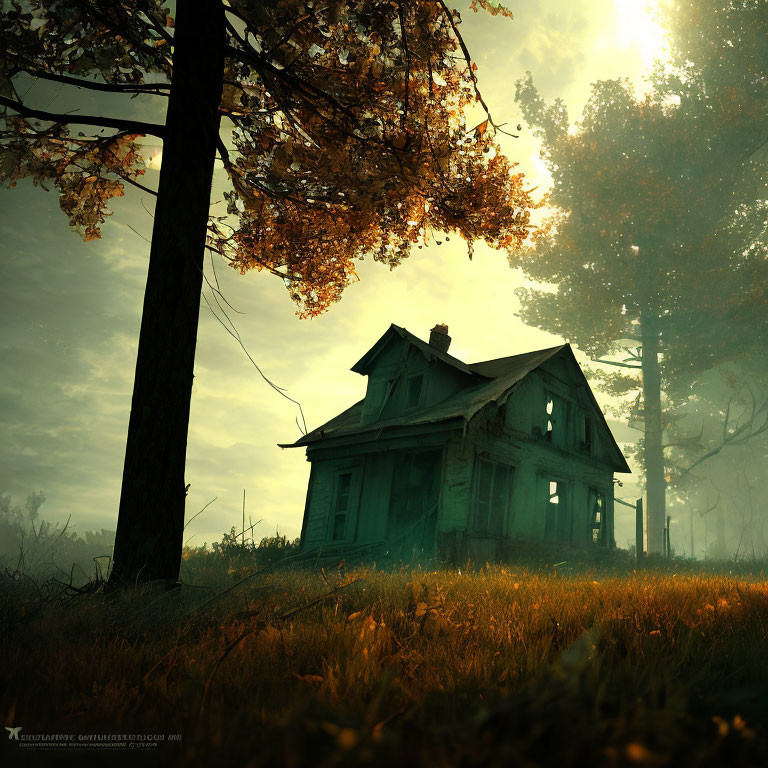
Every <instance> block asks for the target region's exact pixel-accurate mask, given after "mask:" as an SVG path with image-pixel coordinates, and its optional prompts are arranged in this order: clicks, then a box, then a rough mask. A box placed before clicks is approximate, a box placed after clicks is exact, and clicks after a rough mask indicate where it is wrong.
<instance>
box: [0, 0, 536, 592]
mask: <svg viewBox="0 0 768 768" xmlns="http://www.w3.org/2000/svg"><path fill="white" fill-rule="evenodd" d="M478 4H479V5H481V6H484V7H486V6H487V7H489V8H490V9H491V10H492V11H493V12H503V13H508V12H506V11H504V9H502V8H500V7H499V6H497V5H495V4H493V3H489V2H481V3H478ZM5 7H6V11H5V12H4V23H3V26H2V32H0V51H1V52H0V84H1V85H2V93H1V94H0V106H1V107H2V122H3V125H2V131H1V132H0V146H2V151H3V168H2V178H3V179H4V180H5V181H7V182H9V183H10V184H15V183H16V182H17V181H18V180H19V179H22V178H25V177H30V178H32V179H33V180H34V181H35V182H36V183H39V184H41V185H44V184H45V183H50V184H51V185H53V186H54V187H55V188H56V189H57V190H58V191H59V194H60V201H61V207H62V210H63V211H64V212H65V213H66V214H67V216H68V217H69V220H70V223H71V224H72V226H73V227H75V228H76V229H78V230H79V231H80V233H81V235H82V236H83V237H84V238H85V239H91V238H95V237H99V236H100V227H101V224H102V223H103V222H104V219H105V217H106V216H107V215H108V214H109V210H108V203H109V200H110V199H111V198H112V197H114V196H116V195H121V194H122V193H123V189H124V184H125V183H128V184H133V185H136V186H139V187H141V188H142V189H144V190H145V191H150V190H147V188H146V187H145V186H144V185H142V184H141V182H140V181H139V177H140V176H141V174H142V173H143V165H142V163H143V160H142V157H141V149H140V145H139V144H138V143H137V141H136V139H137V137H138V136H141V135H153V136H157V137H159V138H161V139H162V140H163V155H162V169H161V172H160V180H159V187H158V189H157V192H156V194H157V202H156V207H155V212H154V227H153V234H152V245H151V251H150V263H149V271H148V277H147V287H146V293H145V299H144V308H143V314H142V322H141V332H140V337H139V350H138V357H137V364H136V377H135V383H134V393H133V401H132V406H131V417H130V423H129V428H128V440H127V446H126V458H125V468H124V474H123V484H122V491H121V499H120V511H119V518H118V525H117V537H116V542H115V554H114V566H113V571H112V582H113V583H114V584H123V583H131V584H132V583H135V582H137V581H139V580H141V581H144V580H153V579H165V580H167V581H175V579H176V578H177V576H178V571H179V561H180V553H181V541H182V539H181V535H182V529H183V521H184V497H185V481H184V458H185V450H186V440H187V428H188V421H189V402H190V396H191V387H192V374H193V366H194V350H195V339H196V331H197V322H198V314H199V303H200V291H201V286H202V280H203V255H204V249H205V248H206V247H208V248H211V249H213V250H215V251H217V252H218V253H220V254H221V255H222V256H223V257H224V258H226V259H227V260H228V261H229V262H230V263H231V264H232V265H233V266H234V267H236V268H238V269H240V270H241V271H245V270H247V269H251V268H253V269H257V270H266V271H268V272H271V273H272V274H275V275H276V276H278V277H279V278H280V279H281V280H283V281H285V284H286V286H287V288H288V291H289V293H290V296H291V298H292V299H294V301H296V302H297V303H298V306H299V313H300V314H302V315H312V314H317V313H318V312H321V311H323V310H324V309H326V308H327V307H328V306H329V305H330V304H331V303H332V302H334V301H336V300H338V299H339V297H340V296H341V293H342V291H343V289H344V287H345V286H346V285H347V284H348V283H349V282H350V280H352V279H354V277H355V267H354V265H355V261H356V260H357V259H359V258H362V257H363V255H364V254H367V253H373V255H374V258H375V259H377V260H379V261H383V262H385V263H387V264H389V265H390V266H395V265H396V264H398V263H399V262H400V261H401V260H402V259H403V258H404V257H405V256H406V255H407V253H408V249H409V247H410V246H411V245H412V244H414V243H416V242H419V241H421V240H422V239H424V238H426V236H427V233H428V232H429V231H430V230H431V229H438V230H442V231H446V232H451V233H453V232H455V233H458V234H459V235H461V236H462V237H464V238H466V239H467V240H468V241H469V242H470V243H471V242H472V241H473V240H475V239H478V238H483V239H485V240H486V241H487V242H488V243H490V244H491V245H492V246H495V247H499V248H509V247H514V246H516V245H518V244H519V243H520V242H521V241H522V240H523V239H524V238H525V236H526V235H527V232H528V228H529V209H530V208H531V207H532V202H531V199H530V197H529V195H528V193H527V192H526V191H525V190H524V188H523V180H522V175H521V174H515V173H513V172H512V164H511V163H510V162H508V161H507V160H506V159H505V158H504V157H503V156H502V155H501V154H499V153H498V151H497V147H496V145H495V143H494V138H493V136H494V134H495V132H496V130H497V126H496V125H495V124H494V122H493V120H492V118H491V116H490V114H489V115H488V116H487V120H485V121H484V122H483V123H481V124H480V125H478V126H476V127H475V128H474V129H471V127H469V126H467V125H466V124H465V118H464V108H465V107H467V106H468V105H470V104H473V103H475V102H477V101H479V102H480V103H481V104H483V105H484V102H482V98H481V96H480V92H479V91H478V88H477V80H476V75H475V69H476V66H475V65H474V64H473V63H472V61H471V60H470V57H469V53H468V51H467V49H466V46H465V44H464V41H463V40H462V38H461V36H460V34H459V28H458V27H459V22H460V18H459V15H458V13H457V12H456V11H452V10H450V9H449V8H448V7H447V6H446V5H445V4H444V2H443V1H442V0H437V1H435V0H402V1H399V0H398V1H395V0H392V2H383V3H382V2H374V0H358V1H357V2H343V0H334V1H332V2H330V3H328V4H316V3H313V2H311V1H310V0H272V1H271V2H270V1H267V2H264V1H263V0H231V2H227V3H224V2H219V1H218V0H216V1H214V0H179V2H178V3H177V4H176V9H177V14H176V18H175V19H174V18H173V17H172V14H170V13H168V11H167V9H166V8H165V6H164V4H163V3H162V2H161V0H138V2H137V1H136V0H130V2H129V0H9V2H8V3H7V4H6V6H5ZM29 77H34V78H41V79H44V80H48V81H52V82H55V83H59V84H61V85H62V87H71V88H72V89H81V91H82V92H110V93H112V94H123V95H125V96H135V95H137V94H142V95H150V94H151V95H152V96H154V97H156V98H158V99H167V109H166V112H165V120H164V121H162V120H160V121H158V122H155V123H150V122H141V121H135V120H126V119H123V118H121V117H118V116H111V115H110V116H107V115H101V114H99V115H83V114H80V113H77V114H54V113H51V112H50V111H47V110H45V109H38V108H36V107H34V106H32V105H30V104H28V103H26V101H25V98H24V90H23V89H22V88H21V85H23V84H24V83H25V80H26V79H27V78H29ZM157 111H160V112H161V111H162V110H155V112H157ZM222 117H223V118H224V119H225V120H226V121H228V123H229V124H230V126H231V128H232V132H231V134H230V136H229V137H228V139H227V140H226V141H225V140H223V139H222V138H221V136H220V132H219V122H220V119H221V118H222ZM468 128H470V130H468ZM217 149H218V153H219V157H220V158H221V160H222V162H223V163H224V166H225V168H226V171H227V176H228V179H229V182H230V183H231V190H230V191H229V192H228V193H227V203H228V205H227V211H226V213H224V212H223V211H222V212H221V215H216V216H213V217H211V218H210V219H209V203H210V188H211V180H212V174H213V166H214V158H215V155H216V152H217Z"/></svg>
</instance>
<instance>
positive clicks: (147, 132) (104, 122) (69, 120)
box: [0, 96, 165, 139]
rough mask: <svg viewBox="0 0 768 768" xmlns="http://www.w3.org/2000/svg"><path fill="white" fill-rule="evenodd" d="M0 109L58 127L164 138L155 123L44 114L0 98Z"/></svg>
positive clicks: (43, 111) (2, 97)
mask: <svg viewBox="0 0 768 768" xmlns="http://www.w3.org/2000/svg"><path fill="white" fill-rule="evenodd" d="M0 107H7V108H8V109H12V110H13V111H14V112H18V113H19V114H20V115H22V116H23V117H31V118H34V119H37V120H46V121H48V122H51V123H57V124H59V125H71V124H73V123H74V124H75V125H95V126H100V127H102V128H114V129H116V130H118V131H124V132H125V133H128V134H136V135H140V136H157V137H158V138H160V139H162V138H164V136H165V126H164V125H158V124H157V123H142V122H138V121H136V120H120V119H118V118H114V117H101V116H99V115H72V114H62V113H57V112H46V111H45V110H42V109H32V107H28V106H27V105H26V104H22V103H21V102H20V101H14V100H13V99H8V98H6V97H5V96H0Z"/></svg>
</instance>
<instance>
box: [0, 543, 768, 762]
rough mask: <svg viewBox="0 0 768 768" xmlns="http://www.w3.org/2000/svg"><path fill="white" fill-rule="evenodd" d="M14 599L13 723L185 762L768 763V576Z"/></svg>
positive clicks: (408, 578)
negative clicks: (123, 736)
mask: <svg viewBox="0 0 768 768" xmlns="http://www.w3.org/2000/svg"><path fill="white" fill-rule="evenodd" d="M190 559H192V560H194V558H190ZM206 568H208V565H207V564H205V563H202V564H201V563H197V562H188V561H187V562H185V569H186V573H187V577H188V580H190V581H192V580H196V581H198V583H199V582H200V581H204V580H205V576H206ZM228 570H229V571H230V572H231V571H232V570H233V568H232V567H229V569H228ZM234 570H237V569H234ZM462 570H464V572H462ZM183 573H184V572H183ZM243 573H247V572H246V571H243ZM243 573H235V574H232V573H230V576H229V577H228V578H229V582H228V583H230V584H234V583H235V582H234V581H233V577H234V576H242V575H243ZM190 576H195V577H196V579H191V578H189V577H190ZM208 576H211V574H210V573H209V574H208ZM219 577H221V574H219ZM5 586H6V588H5V589H4V591H3V595H2V601H3V602H2V610H3V616H2V629H0V643H1V646H2V647H1V648H0V652H1V653H2V658H3V660H4V664H3V665H2V670H1V671H0V691H2V694H1V695H2V698H1V699H0V708H2V710H3V714H4V715H5V720H6V721H7V723H8V725H14V724H15V725H23V726H25V727H26V728H27V729H28V730H34V731H41V730H46V729H55V730H56V732H62V730H66V729H72V730H76V731H84V732H85V731H101V732H115V731H118V732H119V731H121V730H126V729H127V730H133V731H149V732H154V733H158V732H159V733H180V734H182V739H181V741H180V742H177V743H174V744H167V743H166V744H164V745H163V744H161V745H160V746H159V747H158V748H157V750H155V751H154V752H153V753H152V754H153V755H154V758H155V759H158V760H160V761H161V762H163V763H165V764H173V765H182V764H183V765H190V764H203V763H205V764H209V763H210V764H217V765H218V764H222V765H224V764H233V765H253V766H262V765H263V766H282V765H288V766H302V765H312V766H336V765H364V764H372V765H390V764H392V765H394V764H401V763H402V764H417V763H418V764H420V765H425V766H441V765H448V766H454V765H456V766H459V765H462V766H463V765H494V766H496V765H498V766H534V765H574V766H577V765H590V764H592V765H649V766H654V765H670V766H678V765H713V766H715V765H755V766H758V765H768V746H767V742H766V739H767V738H768V731H767V728H766V726H767V725H768V583H766V581H765V580H764V579H763V578H761V577H759V576H754V575H753V576H747V575H740V576H732V575H731V576H729V575H716V574H707V575H696V574H692V573H687V574H685V575H681V574H674V573H670V572H665V573H662V572H654V571H650V570H647V571H641V572H637V573H634V572H631V571H630V572H629V573H624V574H618V573H612V572H610V571H597V570H595V571H592V572H582V573H572V572H571V573H568V572H566V573H563V572H562V571H560V572H558V571H557V569H554V570H553V569H544V570H525V569H516V568H514V567H511V566H507V567H500V566H492V567H488V568H485V569H482V570H472V571H468V572H467V571H466V570H465V569H457V568H453V569H441V570H435V571H427V570H422V569H420V568H415V569H414V568H401V569H393V570H388V571H385V570H376V569H375V568H371V569H367V570H366V569H356V570H352V571H350V572H348V573H346V572H343V571H342V572H337V571H334V572H333V573H328V574H324V573H318V572H313V571H307V570H304V571H298V570H295V571H289V570H278V571H272V572H266V573H261V574H256V575H255V576H253V577H252V578H250V579H248V580H247V581H245V582H244V583H243V584H241V585H240V586H238V587H236V588H234V589H232V590H231V591H229V592H227V593H226V594H223V595H221V594H220V592H221V583H219V584H218V586H216V589H199V588H188V589H185V590H183V591H182V592H181V594H175V593H172V594H167V593H166V594H158V595H153V594H144V595H132V596H122V597H119V598H117V599H111V600H108V599H106V598H104V597H103V596H101V595H99V594H98V593H94V594H85V595H82V596H78V597H76V598H74V599H73V598H71V597H70V598H66V601H65V602H64V603H62V600H63V598H62V599H59V600H58V601H51V600H49V601H47V602H45V601H43V600H42V599H41V598H37V599H36V598H35V596H34V592H33V591H30V589H29V588H27V587H25V586H24V585H23V584H21V583H20V582H14V583H13V584H12V585H10V586H9V585H8V584H6V585H5ZM212 597H214V599H213V600H212V601H211V598H212ZM315 601H316V602H315ZM3 742H5V739H3ZM4 746H5V747H6V748H10V747H9V745H8V744H5V743H4ZM27 757H28V758H30V755H27ZM42 757H44V756H43V755H37V758H38V759H41V758H42ZM50 757H51V756H50V755H48V758H49V761H50ZM30 759H31V758H30ZM143 759H144V760H149V759H150V755H149V753H147V755H146V756H145V757H144V758H143ZM41 761H42V759H41Z"/></svg>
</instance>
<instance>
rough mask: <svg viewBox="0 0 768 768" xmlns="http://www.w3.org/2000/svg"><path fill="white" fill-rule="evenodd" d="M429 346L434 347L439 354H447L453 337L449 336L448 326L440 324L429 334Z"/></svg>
mask: <svg viewBox="0 0 768 768" xmlns="http://www.w3.org/2000/svg"><path fill="white" fill-rule="evenodd" d="M429 346H430V347H434V348H435V349H436V350H438V351H439V352H447V351H448V347H450V346H451V337H450V336H449V335H448V326H447V325H443V324H442V323H438V324H437V325H436V326H435V327H434V328H433V329H432V330H431V331H430V332H429Z"/></svg>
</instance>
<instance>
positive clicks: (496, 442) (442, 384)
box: [282, 325, 630, 561]
mask: <svg viewBox="0 0 768 768" xmlns="http://www.w3.org/2000/svg"><path fill="white" fill-rule="evenodd" d="M449 345H450V337H449V336H448V329H447V327H446V326H441V325H438V326H435V328H434V329H433V330H432V333H431V335H430V340H429V343H428V344H427V343H425V342H423V341H422V340H421V339H418V338H417V337H416V336H414V335H413V334H411V333H409V332H408V331H407V330H405V329H404V328H400V327H398V326H396V325H391V326H390V328H389V330H388V331H387V332H386V333H385V334H384V335H383V336H382V337H381V338H380V339H379V340H378V341H377V342H376V344H374V346H373V347H372V348H371V349H370V350H369V351H368V352H367V353H366V354H365V355H364V356H363V357H362V359H361V360H359V361H358V362H357V363H356V364H355V365H354V366H353V367H352V370H353V371H355V372H356V373H360V374H362V375H365V376H367V377H368V388H367V391H366V394H365V398H364V399H362V400H360V402H358V403H355V404H354V405H353V406H352V407H351V408H348V409H347V410H346V411H344V412H343V413H340V414H339V415H338V416H336V417H335V418H333V419H331V420H330V421H329V422H327V423H326V424H323V426H321V427H319V428H318V429H316V430H314V431H313V432H310V433H309V434H307V435H305V436H304V437H302V438H301V439H300V440H298V441H297V442H296V443H293V444H292V446H282V447H300V446H303V447H306V449H307V460H308V461H310V462H311V463H312V469H311V474H310V480H309V488H308V491H307V501H306V507H305V510H304V522H303V525H302V531H301V544H302V550H303V551H307V550H314V549H318V548H321V547H323V548H328V547H331V546H337V545H340V544H343V543H349V544H365V543H369V542H370V543H372V542H384V543H385V545H386V547H387V548H388V549H390V550H391V551H393V552H401V553H407V552H412V551H413V548H414V547H416V548H418V549H422V550H424V551H425V552H429V553H434V552H436V553H437V554H439V555H440V556H443V557H448V558H461V559H465V558H466V557H467V556H469V557H471V558H472V559H473V560H478V561H486V560H494V559H496V558H498V557H499V556H500V555H501V553H502V552H503V548H504V543H503V542H504V541H505V540H510V539H529V540H530V539H550V540H559V541H564V542H575V543H579V544H588V543H594V544H595V545H602V546H613V544H614V538H613V473H614V472H629V471H630V470H629V467H628V466H627V462H626V459H625V458H624V456H623V455H622V453H621V450H620V449H619V447H618V446H617V444H616V442H615V441H614V439H613V436H612V435H611V432H610V429H609V428H608V426H607V424H606V422H605V419H604V418H603V414H602V412H601V411H600V408H599V406H598V405H597V402H596V401H595V398H594V396H593V395H592V392H591V390H590V388H589V385H588V383H587V381H586V379H585V378H584V374H583V373H582V371H581V369H580V367H579V364H578V363H577V362H576V359H575V357H574V355H573V352H572V351H571V348H570V346H569V345H568V344H565V345H562V346H559V347H552V348H551V349H543V350H540V351H537V352H528V353H526V354H522V355H513V356H511V357H502V358H498V359H496V360H487V361H485V362H481V363H472V364H467V363H464V362H462V361H461V360H458V359H457V358H455V357H452V356H451V355H449V354H448V347H449Z"/></svg>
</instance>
